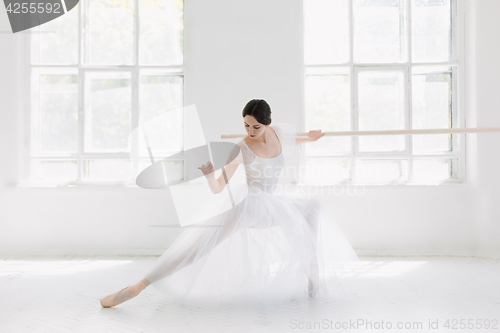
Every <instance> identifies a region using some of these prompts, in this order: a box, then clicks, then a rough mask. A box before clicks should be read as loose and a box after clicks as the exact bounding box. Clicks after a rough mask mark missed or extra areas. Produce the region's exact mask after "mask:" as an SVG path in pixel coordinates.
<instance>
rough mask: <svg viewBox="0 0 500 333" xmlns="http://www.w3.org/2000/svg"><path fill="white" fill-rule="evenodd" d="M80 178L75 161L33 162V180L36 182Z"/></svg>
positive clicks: (33, 160) (35, 160)
mask: <svg viewBox="0 0 500 333" xmlns="http://www.w3.org/2000/svg"><path fill="white" fill-rule="evenodd" d="M77 177H78V170H77V164H76V161H75V160H37V159H32V160H31V179H32V180H35V181H39V180H41V181H43V180H58V181H63V180H65V181H69V180H76V179H77Z"/></svg>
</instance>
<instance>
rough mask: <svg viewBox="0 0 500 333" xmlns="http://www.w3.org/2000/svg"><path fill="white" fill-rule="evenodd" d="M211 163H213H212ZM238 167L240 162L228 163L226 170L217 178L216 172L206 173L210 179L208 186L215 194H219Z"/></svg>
mask: <svg viewBox="0 0 500 333" xmlns="http://www.w3.org/2000/svg"><path fill="white" fill-rule="evenodd" d="M210 164H211V163H210ZM237 168H238V164H227V165H226V166H225V167H224V170H223V171H222V173H221V174H220V176H219V178H215V173H214V172H212V173H210V174H208V175H205V176H206V177H207V180H208V186H209V187H210V190H211V191H212V193H213V194H217V193H220V192H222V190H223V189H224V187H225V186H226V183H228V182H229V179H231V177H232V176H233V175H234V173H235V172H236V169H237ZM224 173H225V174H226V177H227V180H225V179H224Z"/></svg>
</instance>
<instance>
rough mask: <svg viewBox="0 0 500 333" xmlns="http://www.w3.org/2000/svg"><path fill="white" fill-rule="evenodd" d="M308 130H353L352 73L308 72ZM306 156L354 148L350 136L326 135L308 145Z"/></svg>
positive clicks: (348, 150)
mask: <svg viewBox="0 0 500 333" xmlns="http://www.w3.org/2000/svg"><path fill="white" fill-rule="evenodd" d="M305 90H306V126H305V128H306V131H309V130H313V129H321V130H322V131H323V132H328V131H349V130H350V129H351V109H350V107H349V106H350V104H351V103H350V98H351V97H350V80H349V75H343V74H338V75H308V76H307V77H306V85H305ZM305 148H306V155H309V156H310V155H328V154H335V153H339V152H350V151H351V138H350V137H333V136H325V137H323V138H322V139H321V140H319V141H317V142H315V143H314V144H311V145H308V146H306V147H305Z"/></svg>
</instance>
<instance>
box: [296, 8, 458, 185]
mask: <svg viewBox="0 0 500 333" xmlns="http://www.w3.org/2000/svg"><path fill="white" fill-rule="evenodd" d="M303 3H304V7H303V9H304V73H303V74H304V76H303V78H304V110H305V111H304V124H305V128H303V130H304V131H309V130H311V129H319V128H321V130H322V131H324V132H326V131H357V130H360V131H361V130H397V129H427V128H455V127H463V126H464V119H463V116H462V114H463V112H462V111H460V108H459V101H460V98H461V95H462V94H460V95H459V92H460V89H459V83H460V84H461V80H460V79H459V77H460V75H461V74H460V71H461V70H462V68H461V67H462V66H461V64H462V60H461V52H459V48H458V45H459V44H462V43H461V42H460V43H459V34H458V28H459V20H458V17H459V15H458V9H459V8H461V6H460V5H459V2H458V1H457V0H303ZM410 18H411V20H410ZM460 21H463V20H460ZM460 27H461V26H460ZM302 154H303V161H304V164H305V165H304V166H303V167H305V168H304V169H305V170H306V171H305V172H302V173H301V175H303V177H301V180H300V182H301V183H307V184H323V185H324V184H342V183H343V184H351V183H352V184H436V183H453V182H462V181H463V174H464V168H463V167H464V137H460V136H459V135H458V134H436V135H386V136H375V135H374V136H352V137H348V136H325V137H323V138H322V139H321V140H319V141H318V142H315V143H313V144H310V145H305V146H304V149H302Z"/></svg>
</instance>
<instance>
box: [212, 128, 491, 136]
mask: <svg viewBox="0 0 500 333" xmlns="http://www.w3.org/2000/svg"><path fill="white" fill-rule="evenodd" d="M487 132H500V127H469V128H430V129H411V130H379V131H334V132H321V133H323V134H325V136H365V135H421V134H452V133H487ZM308 134H309V132H301V133H297V136H308ZM245 136H246V134H222V135H221V139H232V138H239V137H245Z"/></svg>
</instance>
